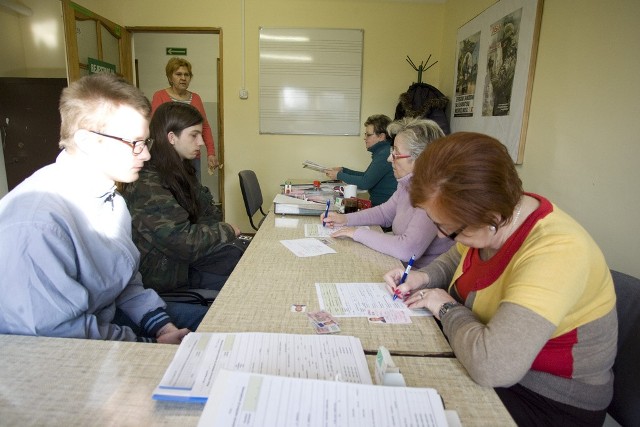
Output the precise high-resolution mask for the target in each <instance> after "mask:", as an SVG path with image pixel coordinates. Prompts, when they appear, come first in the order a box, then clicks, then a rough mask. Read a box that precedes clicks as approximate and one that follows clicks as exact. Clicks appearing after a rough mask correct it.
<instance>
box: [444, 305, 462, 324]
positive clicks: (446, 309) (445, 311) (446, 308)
mask: <svg viewBox="0 0 640 427" xmlns="http://www.w3.org/2000/svg"><path fill="white" fill-rule="evenodd" d="M459 305H462V304H460V303H459V302H457V301H453V302H452V301H449V302H445V303H444V304H442V305H441V306H440V310H439V311H438V317H439V318H440V320H442V318H443V317H444V315H445V314H447V312H448V311H449V310H451V309H452V308H453V307H456V306H459Z"/></svg>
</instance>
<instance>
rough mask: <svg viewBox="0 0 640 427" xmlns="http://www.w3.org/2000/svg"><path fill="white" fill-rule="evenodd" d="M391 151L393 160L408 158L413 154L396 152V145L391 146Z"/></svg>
mask: <svg viewBox="0 0 640 427" xmlns="http://www.w3.org/2000/svg"><path fill="white" fill-rule="evenodd" d="M389 152H390V153H391V158H392V159H393V160H398V159H408V158H409V157H411V154H399V153H396V152H395V148H394V147H391V148H390V149H389Z"/></svg>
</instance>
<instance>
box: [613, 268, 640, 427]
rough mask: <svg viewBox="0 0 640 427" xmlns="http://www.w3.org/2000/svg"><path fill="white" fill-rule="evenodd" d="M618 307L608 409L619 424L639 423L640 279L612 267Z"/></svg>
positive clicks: (636, 424)
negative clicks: (611, 390) (615, 345)
mask: <svg viewBox="0 0 640 427" xmlns="http://www.w3.org/2000/svg"><path fill="white" fill-rule="evenodd" d="M611 275H612V276H613V284H614V286H615V288H616V298H617V303H616V309H617V311H618V354H617V356H616V360H615V362H614V364H613V374H614V376H615V377H614V380H613V400H612V401H611V404H610V405H609V408H608V410H607V412H608V413H609V415H610V416H611V417H613V418H614V419H615V420H616V421H617V422H618V423H620V425H623V426H640V365H639V364H638V355H640V279H637V278H635V277H632V276H629V275H627V274H624V273H620V272H618V271H613V270H611Z"/></svg>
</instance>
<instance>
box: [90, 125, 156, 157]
mask: <svg viewBox="0 0 640 427" xmlns="http://www.w3.org/2000/svg"><path fill="white" fill-rule="evenodd" d="M89 132H91V133H95V134H96V135H100V136H106V137H107V138H111V139H115V140H117V141H120V142H123V143H125V144H127V145H129V146H131V149H132V151H133V155H134V156H137V155H138V154H140V153H142V151H143V150H144V147H145V146H146V147H147V148H148V149H149V150H151V147H152V146H153V139H152V138H147V139H139V140H136V141H133V140H131V139H126V138H120V137H119V136H113V135H107V134H106V133H100V132H96V131H94V130H90V131H89Z"/></svg>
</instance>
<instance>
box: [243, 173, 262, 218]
mask: <svg viewBox="0 0 640 427" xmlns="http://www.w3.org/2000/svg"><path fill="white" fill-rule="evenodd" d="M238 177H239V178H240V190H241V191H242V199H243V200H244V207H245V209H246V210H247V215H248V216H249V222H251V226H252V227H253V228H254V229H256V230H257V229H258V227H259V225H258V227H256V226H255V225H254V224H253V216H254V215H255V213H256V212H258V211H260V212H261V213H262V215H263V216H264V215H266V214H265V213H264V212H263V211H262V202H263V200H262V190H260V184H259V183H258V177H256V174H255V172H254V171H252V170H243V171H240V172H238ZM263 219H264V217H263Z"/></svg>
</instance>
